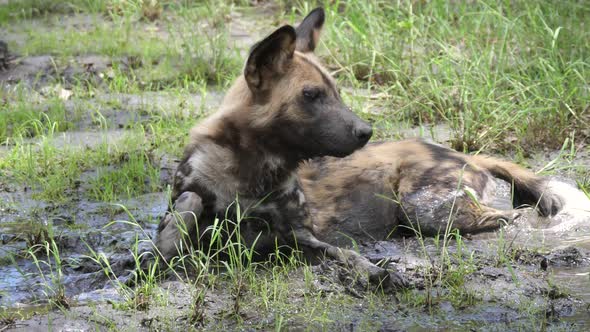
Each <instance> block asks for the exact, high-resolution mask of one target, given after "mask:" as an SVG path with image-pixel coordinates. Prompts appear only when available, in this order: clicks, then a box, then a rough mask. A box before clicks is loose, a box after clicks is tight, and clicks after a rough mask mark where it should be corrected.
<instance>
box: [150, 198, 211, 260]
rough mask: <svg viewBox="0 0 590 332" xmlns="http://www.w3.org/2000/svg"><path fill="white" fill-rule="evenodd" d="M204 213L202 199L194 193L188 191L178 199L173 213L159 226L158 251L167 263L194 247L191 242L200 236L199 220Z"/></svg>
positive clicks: (167, 215)
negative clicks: (198, 230) (191, 246)
mask: <svg viewBox="0 0 590 332" xmlns="http://www.w3.org/2000/svg"><path fill="white" fill-rule="evenodd" d="M202 211H203V203H202V200H201V197H200V196H199V195H197V194H195V193H194V192H190V191H186V192H184V193H182V194H181V195H180V196H179V197H178V198H177V199H176V201H175V202H174V206H173V209H172V211H170V212H169V213H167V214H166V216H165V217H164V218H163V219H162V221H161V222H160V225H159V226H158V237H157V239H156V250H157V252H158V253H159V255H160V256H161V257H162V258H163V259H164V260H165V261H166V262H168V261H169V260H170V259H171V258H173V257H175V256H178V255H179V254H182V251H184V250H186V249H187V247H188V246H190V245H192V244H191V243H190V241H192V240H194V239H195V238H196V237H197V236H198V235H197V234H196V232H197V218H198V217H199V215H200V214H201V212H202ZM187 240H188V241H187Z"/></svg>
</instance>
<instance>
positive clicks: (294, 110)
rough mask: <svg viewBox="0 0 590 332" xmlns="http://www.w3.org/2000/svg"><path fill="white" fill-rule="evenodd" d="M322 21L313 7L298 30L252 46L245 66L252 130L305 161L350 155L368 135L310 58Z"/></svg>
mask: <svg viewBox="0 0 590 332" xmlns="http://www.w3.org/2000/svg"><path fill="white" fill-rule="evenodd" d="M323 23H324V11H323V9H321V8H317V9H314V10H313V11H312V12H311V13H309V15H308V16H307V17H306V18H305V19H304V20H303V22H302V23H301V24H300V25H299V26H298V27H297V28H293V27H292V26H289V25H286V26H283V27H281V28H279V29H277V30H276V31H274V32H273V33H272V34H270V35H269V36H268V37H266V38H265V39H264V40H262V41H260V42H259V43H257V44H256V45H254V46H253V47H252V49H251V51H250V55H249V57H248V60H247V62H246V66H245V68H244V78H245V81H246V84H247V87H248V89H249V90H250V92H251V96H252V103H253V107H252V108H251V111H252V112H251V114H250V116H251V118H250V119H251V124H252V127H254V128H258V129H259V130H261V132H264V133H265V135H264V136H265V137H271V138H272V140H273V141H275V143H274V144H275V145H278V146H280V148H281V149H285V150H288V151H286V152H291V153H293V154H297V155H298V156H302V157H305V158H309V157H316V156H325V155H328V156H336V157H343V156H346V155H349V154H351V153H352V152H354V151H355V150H357V149H359V148H361V147H363V146H364V145H365V144H366V143H367V142H368V141H369V139H370V138H371V135H372V128H371V125H370V124H368V123H366V122H365V121H363V120H361V119H360V118H359V117H358V116H356V115H355V114H354V113H353V112H352V111H351V109H350V108H349V107H348V106H346V105H345V104H344V103H343V101H342V98H341V97H340V93H339V91H338V89H337V88H336V83H335V81H334V79H333V78H332V77H331V75H330V74H329V73H328V72H327V70H326V69H325V68H324V67H322V65H321V64H320V63H319V61H318V59H317V58H316V56H315V55H314V54H313V52H314V50H315V48H316V46H317V44H318V41H319V37H320V31H321V28H322V25H323Z"/></svg>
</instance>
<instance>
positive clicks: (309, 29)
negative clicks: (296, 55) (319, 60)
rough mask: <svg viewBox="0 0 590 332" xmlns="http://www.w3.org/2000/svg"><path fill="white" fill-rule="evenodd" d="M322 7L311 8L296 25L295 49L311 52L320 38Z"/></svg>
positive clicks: (322, 20)
mask: <svg viewBox="0 0 590 332" xmlns="http://www.w3.org/2000/svg"><path fill="white" fill-rule="evenodd" d="M324 19H325V14H324V9H323V8H321V7H318V8H316V9H314V10H312V11H311V12H310V13H309V14H308V15H307V16H306V17H305V19H303V22H301V24H299V26H298V27H297V29H296V31H297V51H299V52H313V50H315V47H316V46H317V45H318V42H319V40H320V32H321V31H322V26H323V25H324Z"/></svg>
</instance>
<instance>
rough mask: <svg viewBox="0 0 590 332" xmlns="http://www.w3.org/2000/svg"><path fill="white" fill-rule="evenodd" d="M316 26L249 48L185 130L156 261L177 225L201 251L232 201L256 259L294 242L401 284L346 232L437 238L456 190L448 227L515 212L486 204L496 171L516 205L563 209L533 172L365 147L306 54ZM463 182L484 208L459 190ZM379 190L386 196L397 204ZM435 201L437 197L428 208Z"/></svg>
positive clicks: (173, 239)
mask: <svg viewBox="0 0 590 332" xmlns="http://www.w3.org/2000/svg"><path fill="white" fill-rule="evenodd" d="M323 22H324V12H323V10H322V9H319V8H318V9H315V10H313V11H312V12H311V13H310V14H309V15H308V16H307V17H306V18H305V19H304V21H303V22H302V23H301V25H299V26H298V27H297V28H296V29H295V28H293V27H291V26H283V27H281V28H279V29H277V30H276V31H275V32H273V33H272V34H270V35H269V36H268V37H266V38H265V39H264V40H262V41H260V42H259V43H257V44H256V45H254V46H253V47H252V49H251V51H250V54H249V57H248V59H247V61H246V64H245V67H244V73H243V75H242V76H240V77H239V78H238V79H237V80H236V82H235V83H234V85H233V86H232V87H231V88H230V90H229V91H228V93H227V95H226V97H225V99H224V101H223V103H222V106H221V108H220V110H219V111H218V112H216V113H215V114H213V115H211V116H210V117H208V118H207V119H205V120H204V121H202V122H201V123H200V124H198V125H197V126H196V127H195V128H193V129H192V131H191V134H190V135H191V136H190V143H189V144H188V145H187V147H186V149H185V154H184V157H183V159H182V161H181V163H180V165H179V167H178V170H177V171H176V173H175V180H174V188H173V193H172V202H175V204H174V206H171V207H170V208H169V210H170V212H171V213H169V214H168V215H167V216H165V217H164V218H163V220H162V222H161V223H160V226H159V235H158V239H157V243H156V245H157V248H158V249H159V251H160V252H161V254H162V256H163V258H164V259H166V260H168V259H170V258H172V257H174V256H175V255H177V254H178V252H177V248H178V247H179V246H180V245H179V243H180V242H181V241H182V240H183V236H182V234H183V232H180V231H179V230H178V226H177V225H178V224H179V223H181V224H185V226H186V227H187V231H188V234H189V236H188V237H189V238H190V239H191V242H192V245H194V246H197V247H201V246H204V245H205V246H206V245H207V244H208V241H209V238H208V237H209V233H208V232H207V231H206V229H207V227H208V226H209V225H211V224H212V223H213V222H214V220H215V218H221V219H223V218H225V216H229V219H230V220H235V217H236V213H235V212H236V209H235V207H236V205H237V204H232V203H234V202H235V201H236V199H237V201H238V202H239V203H238V204H239V206H240V210H241V211H242V212H244V211H247V213H246V214H247V219H244V220H245V221H244V222H242V223H241V234H242V238H243V239H244V240H245V241H246V242H247V243H249V244H252V243H254V242H256V246H255V249H256V251H257V252H258V253H259V254H261V255H264V254H265V253H268V252H274V251H275V248H276V245H277V244H278V245H281V246H282V245H287V246H290V247H297V248H300V249H302V250H303V251H304V252H306V253H307V254H310V255H312V256H322V255H326V256H328V257H331V258H333V259H336V260H338V261H340V262H342V263H344V264H346V265H347V266H349V267H351V268H353V270H355V271H357V272H359V273H360V274H361V275H364V276H366V277H368V279H369V280H371V281H377V282H382V281H383V280H385V279H386V280H388V282H390V283H392V284H394V285H403V283H404V282H403V280H402V279H401V278H400V277H399V276H398V275H397V274H392V273H390V272H388V271H386V270H384V269H382V268H380V267H377V266H375V265H373V264H372V263H370V262H369V261H368V260H367V259H366V258H364V257H362V256H360V255H359V254H358V253H356V252H355V251H352V250H347V249H343V248H341V247H338V245H343V244H346V243H348V244H349V243H350V239H348V241H343V238H347V236H352V237H353V239H354V238H356V237H359V238H362V237H365V236H367V235H368V236H369V237H370V238H375V239H379V238H385V237H386V236H387V235H388V234H389V232H390V231H392V230H394V229H395V227H396V226H397V225H398V224H405V225H413V224H415V223H416V222H418V221H419V224H420V227H421V228H422V230H423V232H424V233H428V234H434V233H436V232H438V231H439V230H440V229H441V228H444V227H445V225H446V219H445V218H443V217H444V216H448V215H449V211H450V205H449V204H450V203H451V199H450V198H449V197H457V199H456V200H453V201H456V204H455V207H456V209H454V210H458V211H459V213H458V215H457V217H456V221H455V224H454V227H456V228H459V229H460V230H461V231H466V232H476V231H483V230H488V229H494V228H496V227H498V226H499V225H500V223H499V222H498V220H499V219H505V220H511V219H512V218H514V215H515V213H513V212H511V211H510V212H503V211H502V212H501V211H497V210H493V209H491V208H487V207H486V206H485V203H486V197H487V196H486V192H487V191H489V190H493V188H490V183H491V182H490V178H491V177H492V176H498V177H501V178H504V179H507V180H509V181H512V182H514V185H515V186H514V188H515V194H516V198H517V201H518V202H519V203H526V204H533V205H534V204H536V203H537V201H538V202H539V211H541V212H542V213H544V214H551V213H554V212H555V211H556V210H558V209H559V202H558V201H557V200H555V199H553V198H551V197H549V195H543V194H542V192H543V182H542V181H541V180H540V179H539V178H537V177H536V176H534V175H533V174H531V173H530V172H528V171H525V170H523V169H520V168H518V167H517V166H515V165H513V164H510V163H505V162H499V161H496V160H494V159H489V158H484V157H470V156H467V155H462V154H459V153H456V152H453V151H451V150H449V149H446V148H443V147H440V146H437V145H432V144H426V143H424V142H421V141H406V142H397V143H381V144H371V145H370V146H368V147H366V148H365V149H361V148H362V147H363V146H365V145H366V143H367V142H368V140H369V139H370V137H371V135H372V129H371V126H370V125H369V124H367V123H365V122H364V121H362V120H361V119H360V118H358V117H357V116H356V115H355V114H354V113H353V112H352V111H351V110H350V109H349V108H348V107H347V106H346V105H344V103H343V102H342V99H341V98H340V94H339V93H338V89H337V88H336V85H335V82H334V79H333V78H332V77H331V76H330V75H329V73H328V72H327V71H326V70H325V69H324V68H323V67H322V66H321V64H320V63H319V61H318V59H317V58H316V57H315V56H314V55H313V51H314V49H315V46H316V45H317V42H318V38H319V35H320V30H321V27H322V25H323ZM359 149H361V150H359ZM357 150H358V151H357ZM355 151H357V152H356V153H354V154H352V153H353V152H355ZM351 154H352V155H351ZM347 156H348V157H347ZM343 157H345V158H343ZM339 158H343V159H339ZM302 163H303V164H302ZM459 178H461V179H462V181H461V186H458V182H457V181H458V179H459ZM467 187H469V188H471V190H472V191H474V192H475V195H477V196H478V197H479V200H480V202H479V204H480V205H477V204H475V203H474V202H473V201H471V200H469V199H468V198H467V197H466V196H465V195H462V194H460V192H462V190H463V188H467ZM455 191H456V193H455V195H454V196H453V195H451V194H452V193H453V192H455ZM377 195H385V196H392V195H393V197H394V199H395V200H397V201H398V203H396V202H394V200H391V199H384V198H381V197H377ZM432 199H436V200H440V202H441V204H440V205H439V206H438V207H437V208H436V209H435V211H433V212H431V211H424V209H423V203H425V201H429V200H432ZM229 206H231V207H230V208H229V209H228V207H229ZM173 211H176V212H178V213H172V212H173ZM425 217H428V218H425ZM195 218H196V221H195Z"/></svg>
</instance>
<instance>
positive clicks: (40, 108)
mask: <svg viewBox="0 0 590 332" xmlns="http://www.w3.org/2000/svg"><path fill="white" fill-rule="evenodd" d="M16 90H17V92H16V93H6V92H4V91H0V98H2V99H4V100H5V103H3V104H2V105H0V144H2V143H5V142H6V141H7V140H9V139H14V138H27V137H36V136H42V135H47V134H48V132H49V131H51V132H58V131H65V130H68V129H70V128H72V126H73V120H74V118H75V114H68V112H67V111H66V109H65V105H64V102H63V101H62V100H61V99H59V98H58V97H53V96H50V97H49V98H42V99H40V100H38V101H34V100H31V98H30V96H28V95H27V92H26V91H24V90H22V89H16Z"/></svg>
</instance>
